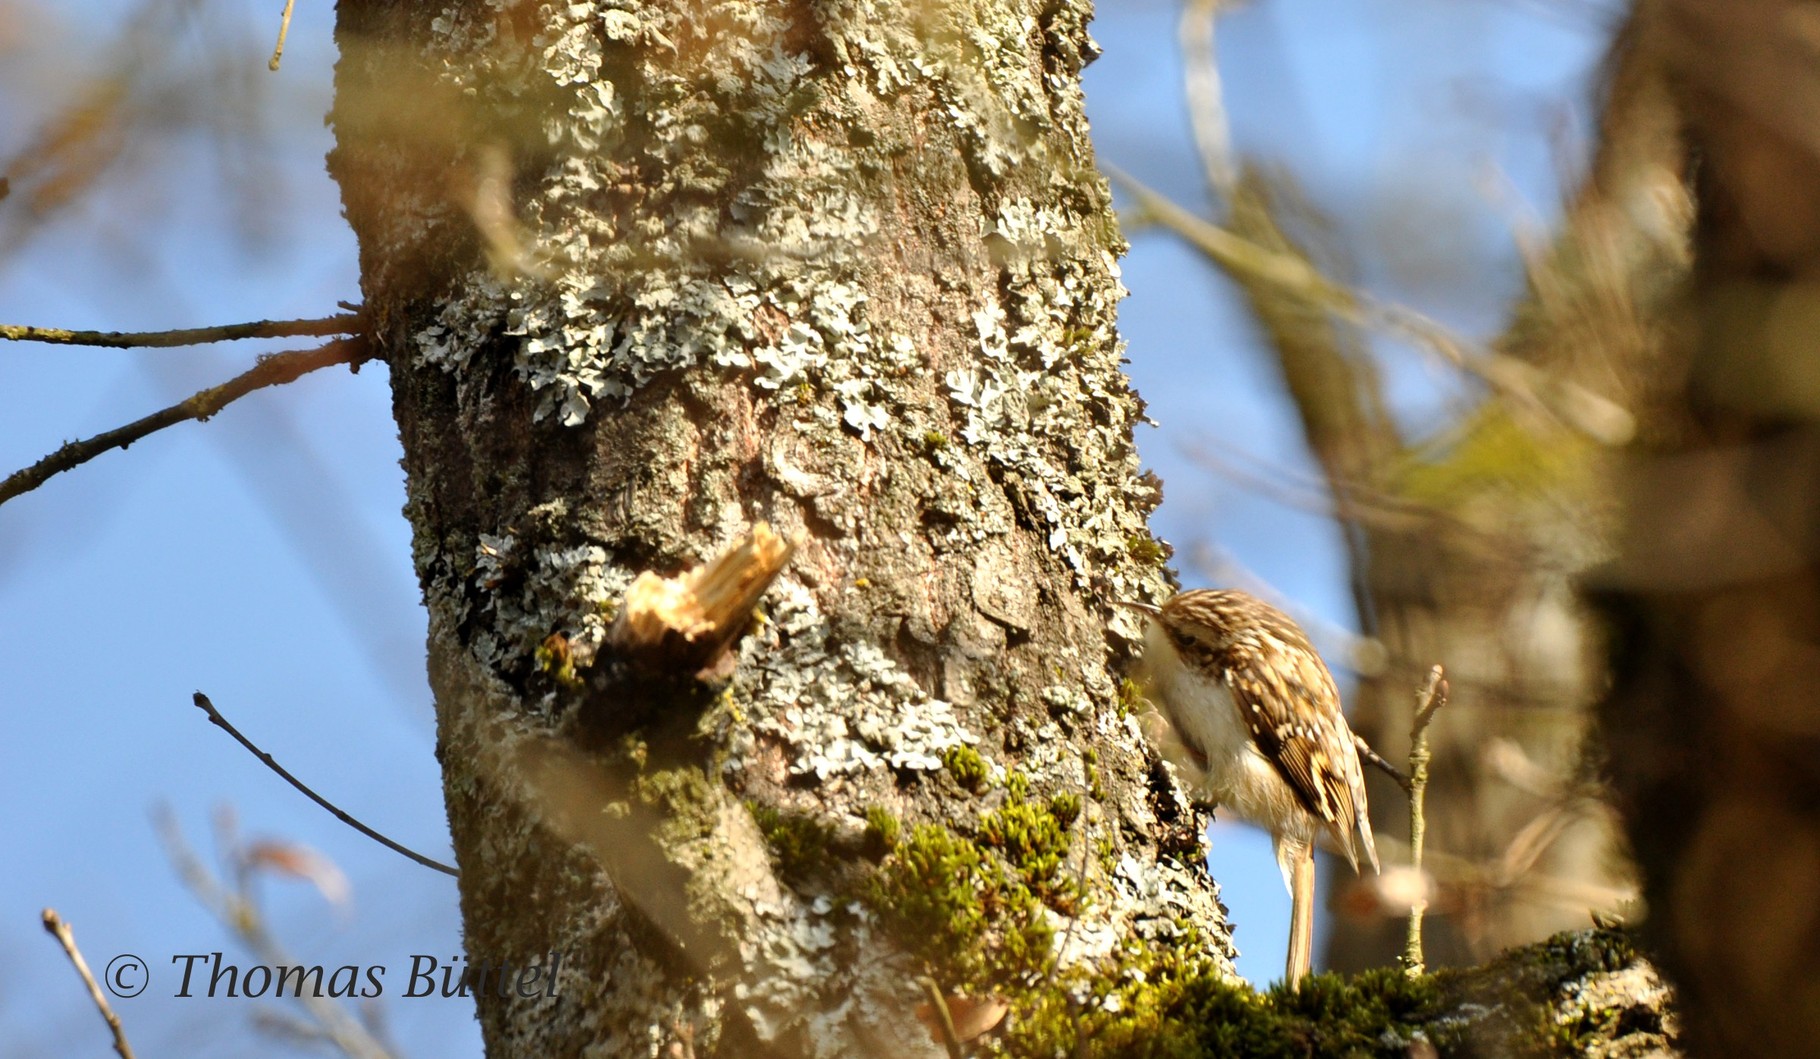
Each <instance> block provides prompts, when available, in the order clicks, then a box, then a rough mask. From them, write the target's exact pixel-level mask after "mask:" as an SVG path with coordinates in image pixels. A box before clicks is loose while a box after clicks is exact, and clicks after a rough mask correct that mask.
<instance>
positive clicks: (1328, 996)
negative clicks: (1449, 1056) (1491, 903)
mask: <svg viewBox="0 0 1820 1059" xmlns="http://www.w3.org/2000/svg"><path fill="white" fill-rule="evenodd" d="M1066 977H1067V978H1069V979H1072V981H1070V982H1069V983H1068V986H1067V987H1066V988H1062V989H1048V990H1038V991H1035V992H1034V993H1033V994H1032V995H1030V996H1029V997H1027V998H1026V999H1027V1000H1028V1002H1030V1003H1031V1004H1033V1005H1034V1006H1033V1007H1031V1008H1029V1009H1026V1012H1025V1013H1024V1014H1023V1015H1021V1016H1020V1017H1019V1018H1018V1019H1016V1020H1015V1022H1013V1023H1012V1025H1011V1027H1010V1029H1009V1030H1008V1031H1007V1032H1006V1034H1005V1035H1004V1036H1003V1037H1002V1038H1000V1039H999V1040H997V1041H996V1042H995V1043H994V1047H993V1050H992V1053H991V1054H995V1055H1001V1056H1020V1057H1021V1056H1048V1055H1068V1056H1094V1057H1120V1059H1123V1057H1132V1059H1191V1057H1192V1059H1203V1057H1210V1056H1235V1057H1238V1056H1242V1057H1246V1059H1276V1057H1285V1059H1287V1057H1290V1056H1294V1057H1298V1059H1306V1057H1308V1056H1372V1055H1403V1054H1406V1049H1407V1043H1408V1042H1409V1040H1410V1039H1411V1038H1412V1037H1413V1036H1414V1035H1415V1033H1416V1032H1417V1030H1418V1029H1419V1028H1420V1027H1421V1026H1422V1025H1423V1024H1425V1023H1426V1022H1428V1021H1431V1020H1432V1019H1434V1018H1435V1016H1436V1015H1437V1014H1438V1013H1439V1011H1440V1005H1441V991H1440V989H1439V987H1438V986H1437V984H1436V983H1435V980H1434V979H1432V978H1427V977H1424V978H1418V979H1415V980H1410V979H1408V978H1405V977H1404V976H1403V974H1402V973H1401V972H1399V971H1392V970H1381V971H1372V972H1367V973H1366V974H1362V975H1359V976H1358V977H1356V978H1351V979H1346V978H1341V977H1340V976H1337V975H1318V976H1316V977H1314V978H1311V979H1308V980H1307V981H1305V982H1303V984H1302V988H1301V990H1300V991H1299V992H1290V991H1288V990H1286V989H1282V988H1278V989H1275V990H1272V991H1271V992H1268V993H1260V992H1258V991H1257V990H1254V989H1252V988H1251V987H1250V986H1249V985H1247V984H1245V983H1244V982H1239V981H1235V980H1233V979H1231V978H1229V977H1227V976H1226V974H1225V973H1224V971H1223V969H1222V967H1221V966H1220V965H1219V964H1218V963H1216V961H1214V960H1213V959H1212V958H1210V957H1208V956H1206V955H1204V949H1203V947H1202V946H1200V945H1199V944H1197V943H1195V942H1194V941H1193V940H1192V939H1184V941H1183V942H1182V943H1178V944H1175V945H1170V946H1163V947H1158V948H1150V949H1145V948H1138V947H1136V946H1132V947H1129V948H1127V949H1126V950H1124V951H1123V952H1122V953H1121V954H1120V955H1119V956H1118V957H1117V958H1115V959H1113V960H1111V961H1108V962H1107V963H1106V964H1104V965H1102V966H1101V967H1099V968H1097V969H1095V970H1094V971H1092V972H1085V971H1078V970H1077V971H1076V972H1075V973H1073V974H1071V975H1068V976H1066ZM1070 997H1074V998H1086V1000H1085V1002H1084V1003H1083V1002H1081V1001H1079V1000H1071V999H1070ZM1014 1009H1015V1008H1014Z"/></svg>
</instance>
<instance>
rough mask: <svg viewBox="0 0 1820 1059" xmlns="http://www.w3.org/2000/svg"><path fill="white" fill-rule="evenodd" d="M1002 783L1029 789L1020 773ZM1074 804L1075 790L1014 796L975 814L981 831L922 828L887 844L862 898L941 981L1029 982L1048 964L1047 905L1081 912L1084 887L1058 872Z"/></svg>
mask: <svg viewBox="0 0 1820 1059" xmlns="http://www.w3.org/2000/svg"><path fill="white" fill-rule="evenodd" d="M1007 780H1008V781H1015V782H1008V783H1007V786H1008V787H1013V788H1015V789H1016V790H1017V791H1019V792H1022V791H1025V790H1027V789H1028V786H1029V781H1028V779H1027V778H1025V777H1023V776H1022V775H1021V774H1019V773H1012V774H1011V776H1009V777H1007ZM1080 810H1081V802H1080V798H1079V797H1078V796H1077V795H1073V794H1062V795H1057V796H1056V797H1054V798H1052V799H1050V800H1049V801H1048V802H1034V801H1030V800H1027V799H1026V798H1025V797H1024V796H1023V794H1022V793H1014V794H1012V795H1011V796H1009V797H1008V798H1007V799H1006V802H1005V804H1004V805H1003V806H1001V807H1000V808H999V809H997V810H995V811H994V812H992V813H989V814H987V816H986V817H985V818H984V819H983V820H981V821H980V826H979V831H978V833H977V838H974V839H969V838H967V837H964V836H962V835H959V834H956V833H955V832H954V831H951V830H949V829H948V828H945V827H940V826H937V825H933V824H921V825H918V826H917V827H915V828H913V829H912V830H911V833H910V836H909V837H908V838H907V839H905V840H904V841H903V842H901V843H898V844H897V846H896V847H895V848H894V849H893V850H892V852H891V855H890V857H889V859H888V860H886V862H885V863H884V865H883V866H882V867H881V868H880V871H879V874H878V876H876V877H875V878H874V879H873V881H872V883H871V885H870V887H869V889H868V891H867V893H866V895H865V897H866V900H867V902H868V904H870V905H871V906H872V908H873V910H874V911H876V912H877V913H878V914H879V915H880V917H881V918H882V919H883V920H884V922H885V923H886V924H888V926H889V927H890V928H891V929H892V932H893V934H894V935H895V936H896V938H897V939H898V941H899V943H900V944H903V945H904V946H905V947H906V948H907V949H908V950H909V951H910V952H912V953H913V954H915V955H916V956H917V957H919V958H920V959H921V960H922V961H923V963H924V964H925V966H926V969H927V970H929V971H930V972H931V973H933V974H934V975H935V976H936V977H937V980H938V981H941V982H942V983H943V984H944V985H946V986H948V987H950V988H959V989H970V990H973V991H976V992H977V991H985V990H1000V991H1002V990H1003V989H1005V988H1007V987H1008V986H1009V985H1010V984H1011V983H1015V982H1022V981H1027V980H1029V978H1030V976H1031V975H1034V974H1036V973H1037V972H1039V971H1043V970H1045V969H1047V967H1048V965H1049V961H1050V957H1051V952H1052V949H1053V945H1054V941H1055V930H1054V927H1052V926H1051V919H1050V916H1049V915H1048V913H1047V912H1046V911H1045V909H1046V908H1047V909H1053V910H1054V911H1055V912H1057V913H1059V914H1061V915H1065V916H1066V915H1074V914H1077V913H1078V912H1079V910H1080V906H1081V894H1080V887H1079V886H1078V884H1077V883H1076V881H1075V880H1074V878H1073V877H1072V876H1070V875H1069V874H1068V873H1067V872H1066V871H1064V870H1063V868H1064V864H1065V862H1066V859H1067V854H1068V827H1069V825H1070V824H1072V823H1073V822H1074V821H1075V819H1076V818H1078V817H1079V815H1080ZM869 815H870V814H869ZM870 826H871V822H870V820H868V828H870Z"/></svg>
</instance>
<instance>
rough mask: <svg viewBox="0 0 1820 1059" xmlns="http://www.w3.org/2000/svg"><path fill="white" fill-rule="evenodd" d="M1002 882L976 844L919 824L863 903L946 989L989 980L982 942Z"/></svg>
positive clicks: (890, 861)
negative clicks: (933, 971) (935, 973)
mask: <svg viewBox="0 0 1820 1059" xmlns="http://www.w3.org/2000/svg"><path fill="white" fill-rule="evenodd" d="M1002 885H1003V879H1002V877H1001V876H1000V875H999V873H998V871H997V870H996V868H995V866H994V865H992V863H991V862H990V861H988V860H987V859H986V858H985V857H984V856H983V855H982V854H981V853H980V850H979V847H978V846H975V845H974V844H973V843H971V842H968V841H967V840H965V839H963V838H961V837H960V836H958V835H955V834H954V833H953V832H951V831H949V830H947V829H946V828H943V827H938V826H936V825H934V824H918V825H917V826H916V827H914V828H912V829H911V831H910V835H909V837H908V838H907V839H905V840H904V841H903V843H901V844H900V845H899V846H898V847H897V849H896V850H894V851H893V852H892V854H891V859H890V860H889V861H888V862H887V863H886V864H885V866H884V868H883V869H882V870H881V871H880V873H879V875H878V876H877V877H876V878H874V879H873V880H872V884H871V886H870V887H869V888H868V890H867V892H866V894H865V899H866V901H867V903H868V904H870V905H871V906H872V908H873V909H874V910H875V911H877V912H878V913H879V915H880V916H881V917H882V918H883V919H884V920H885V922H886V923H887V924H889V925H890V926H891V927H892V928H894V929H893V933H894V934H895V935H896V936H897V938H898V940H899V941H900V942H901V943H902V944H904V946H905V947H906V948H907V949H908V950H909V951H910V952H911V953H912V954H913V955H915V956H916V957H917V958H919V959H920V960H922V961H923V963H925V964H927V965H930V967H931V968H932V969H935V968H939V969H940V971H941V973H942V974H943V975H944V978H945V980H946V981H947V982H949V983H950V984H951V985H952V986H960V985H963V984H971V983H974V982H978V981H981V980H983V979H985V978H986V977H987V971H988V953H987V950H986V946H984V945H983V944H982V943H981V942H982V939H983V936H984V935H985V934H986V932H987V927H988V918H989V913H988V904H989V903H990V902H991V901H992V900H993V897H994V895H995V894H996V893H997V892H998V891H999V890H1000V889H1001V888H1002Z"/></svg>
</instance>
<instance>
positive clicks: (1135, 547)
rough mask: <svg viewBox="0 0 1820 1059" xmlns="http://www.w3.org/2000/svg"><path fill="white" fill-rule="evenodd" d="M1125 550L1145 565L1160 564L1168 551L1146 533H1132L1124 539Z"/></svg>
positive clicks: (1167, 556) (1166, 556)
mask: <svg viewBox="0 0 1820 1059" xmlns="http://www.w3.org/2000/svg"><path fill="white" fill-rule="evenodd" d="M1125 552H1126V554H1128V555H1130V556H1131V557H1132V558H1133V559H1135V560H1136V561H1138V562H1140V563H1143V564H1144V565H1145V566H1160V565H1161V564H1162V562H1163V560H1165V559H1167V558H1169V553H1168V552H1166V551H1164V550H1163V546H1162V545H1161V544H1158V543H1157V542H1156V538H1155V537H1152V536H1150V535H1149V534H1147V533H1134V534H1132V535H1131V536H1130V537H1128V538H1126V539H1125Z"/></svg>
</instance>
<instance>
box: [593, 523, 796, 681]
mask: <svg viewBox="0 0 1820 1059" xmlns="http://www.w3.org/2000/svg"><path fill="white" fill-rule="evenodd" d="M795 549H796V545H795V543H794V542H792V541H786V540H785V539H783V538H782V537H780V536H778V535H777V533H776V531H774V530H773V529H772V528H771V527H770V525H769V524H767V523H764V522H760V523H758V524H757V525H755V526H753V527H752V531H751V532H750V533H748V534H746V535H745V536H744V537H743V538H741V539H740V540H739V541H737V542H736V543H735V544H734V545H733V546H732V547H730V548H728V549H727V550H726V551H724V552H722V553H721V554H720V555H718V556H716V557H715V558H714V559H712V560H710V561H709V562H706V563H703V564H702V565H700V566H697V567H696V568H695V569H693V570H690V571H688V572H687V573H684V574H682V575H680V576H677V577H661V576H659V575H657V574H654V573H652V572H650V571H649V570H647V571H645V572H644V573H642V574H639V575H638V578H637V579H636V580H634V581H633V582H632V586H631V587H630V588H628V589H626V597H625V600H624V602H623V603H622V604H621V606H620V608H619V618H618V620H617V621H615V622H614V623H613V629H612V631H611V632H609V633H608V634H607V641H608V643H609V645H610V646H611V647H612V648H613V649H614V650H615V651H616V652H617V653H618V654H620V655H621V656H623V657H625V658H627V659H630V660H634V661H636V662H638V663H640V664H641V665H644V666H646V667H649V668H652V669H661V670H670V671H676V670H687V671H691V672H694V673H695V675H696V676H697V677H699V678H701V679H714V678H717V677H723V676H725V675H727V674H726V672H725V670H726V669H727V668H728V667H729V666H730V663H731V659H732V652H731V651H730V650H729V648H731V647H732V645H733V643H734V641H735V640H737V639H738V638H739V637H740V635H741V634H742V633H743V632H745V630H746V628H747V626H748V625H750V623H751V618H752V611H753V609H754V608H755V607H757V606H758V599H759V597H760V596H762V595H763V594H764V592H765V589H766V588H768V587H769V586H770V584H771V582H772V580H773V579H775V578H776V577H777V575H778V573H779V571H781V570H783V568H784V564H785V563H787V562H789V561H790V554H791V552H793V551H795Z"/></svg>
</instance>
